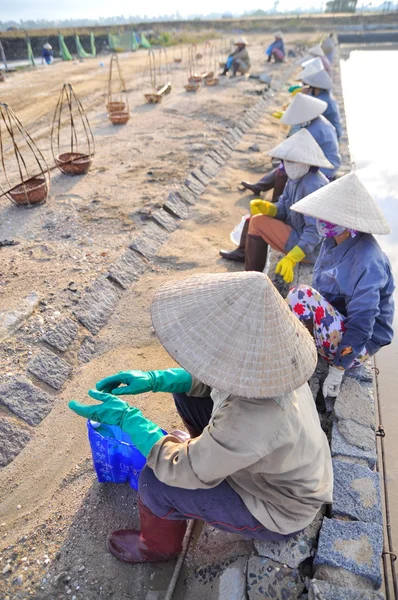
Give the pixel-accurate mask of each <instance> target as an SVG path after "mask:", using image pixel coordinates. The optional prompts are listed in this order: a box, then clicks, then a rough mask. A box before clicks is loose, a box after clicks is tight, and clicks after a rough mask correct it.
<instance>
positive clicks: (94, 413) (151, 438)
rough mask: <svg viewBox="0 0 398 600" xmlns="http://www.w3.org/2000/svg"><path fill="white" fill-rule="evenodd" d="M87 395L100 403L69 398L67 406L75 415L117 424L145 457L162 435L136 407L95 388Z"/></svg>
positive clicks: (107, 423)
mask: <svg viewBox="0 0 398 600" xmlns="http://www.w3.org/2000/svg"><path fill="white" fill-rule="evenodd" d="M88 395H89V396H90V397H91V398H94V399H95V400H99V401H100V402H102V404H95V405H90V406H87V405H85V404H80V403H79V402H75V400H71V401H70V402H69V405H68V406H69V408H70V409H72V410H73V411H74V412H75V413H76V414H77V415H79V416H81V417H85V418H86V419H90V420H92V421H96V422H97V423H105V424H106V425H118V426H119V427H120V429H122V431H124V432H125V433H128V435H129V436H130V437H131V439H132V441H133V443H134V445H135V446H137V448H138V450H139V451H140V452H141V453H142V454H143V455H144V456H145V457H146V456H148V454H149V453H150V451H151V449H152V447H153V446H154V445H155V444H156V442H158V441H159V440H160V439H162V437H164V433H163V431H162V430H161V429H160V427H158V426H157V425H156V424H155V423H153V422H152V421H150V420H149V419H146V418H145V417H144V416H143V414H142V412H141V411H140V410H139V409H138V408H135V407H134V406H130V405H129V404H128V403H127V402H125V401H124V400H120V398H116V396H112V394H104V393H103V392H98V391H97V390H89V391H88Z"/></svg>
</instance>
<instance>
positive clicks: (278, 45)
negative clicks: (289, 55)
mask: <svg viewBox="0 0 398 600" xmlns="http://www.w3.org/2000/svg"><path fill="white" fill-rule="evenodd" d="M273 50H281V52H283V55H284V56H285V44H284V43H283V40H275V41H274V42H272V44H270V45H269V46H268V48H267V49H266V51H265V54H267V56H270V55H271V54H272V51H273Z"/></svg>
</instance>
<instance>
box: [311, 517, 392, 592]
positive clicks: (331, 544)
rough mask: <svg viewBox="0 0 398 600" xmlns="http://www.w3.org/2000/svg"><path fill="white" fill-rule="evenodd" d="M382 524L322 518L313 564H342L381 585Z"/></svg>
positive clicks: (343, 566)
mask: <svg viewBox="0 0 398 600" xmlns="http://www.w3.org/2000/svg"><path fill="white" fill-rule="evenodd" d="M382 551H383V526H382V525H380V524H378V523H361V522H354V523H353V522H347V521H340V520H338V519H327V518H325V519H324V520H323V524H322V528H321V531H320V535H319V543H318V551H317V554H316V557H315V562H314V565H315V566H317V565H326V566H329V567H340V568H343V569H346V570H347V571H350V572H351V573H354V574H355V575H359V576H360V577H364V578H365V579H368V580H369V581H371V582H372V584H373V586H374V587H375V588H379V587H380V586H381V581H382V580H381V572H380V559H381V553H382Z"/></svg>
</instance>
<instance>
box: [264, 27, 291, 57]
mask: <svg viewBox="0 0 398 600" xmlns="http://www.w3.org/2000/svg"><path fill="white" fill-rule="evenodd" d="M265 54H266V55H267V56H268V62H271V59H272V58H273V59H274V61H275V62H283V60H284V58H285V55H286V52H285V44H284V43H283V34H282V32H281V31H278V32H277V33H275V40H274V41H273V42H272V44H270V45H269V46H268V48H267V49H266V51H265Z"/></svg>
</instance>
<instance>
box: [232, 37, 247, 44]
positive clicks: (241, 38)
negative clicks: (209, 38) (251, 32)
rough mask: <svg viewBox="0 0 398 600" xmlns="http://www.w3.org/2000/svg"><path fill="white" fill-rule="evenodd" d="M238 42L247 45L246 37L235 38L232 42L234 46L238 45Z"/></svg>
mask: <svg viewBox="0 0 398 600" xmlns="http://www.w3.org/2000/svg"><path fill="white" fill-rule="evenodd" d="M238 44H242V46H248V45H249V42H248V41H247V39H246V38H244V37H240V38H238V39H237V40H236V42H234V46H238Z"/></svg>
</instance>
